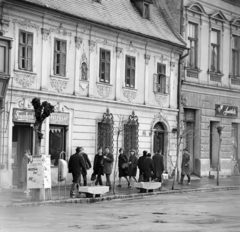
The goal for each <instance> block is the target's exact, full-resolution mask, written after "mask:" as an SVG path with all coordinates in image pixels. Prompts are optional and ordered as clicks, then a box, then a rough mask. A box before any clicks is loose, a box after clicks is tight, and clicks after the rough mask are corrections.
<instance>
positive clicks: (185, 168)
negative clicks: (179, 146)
mask: <svg viewBox="0 0 240 232" xmlns="http://www.w3.org/2000/svg"><path fill="white" fill-rule="evenodd" d="M181 168H182V175H189V174H191V170H190V155H189V153H188V152H187V151H185V152H184V153H183V156H182V167H181Z"/></svg>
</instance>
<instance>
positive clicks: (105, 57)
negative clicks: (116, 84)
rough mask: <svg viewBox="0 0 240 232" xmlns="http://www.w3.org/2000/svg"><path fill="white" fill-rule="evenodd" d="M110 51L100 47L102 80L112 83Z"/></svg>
mask: <svg viewBox="0 0 240 232" xmlns="http://www.w3.org/2000/svg"><path fill="white" fill-rule="evenodd" d="M110 55H111V53H110V51H108V50H105V49H100V81H101V82H105V83H110Z"/></svg>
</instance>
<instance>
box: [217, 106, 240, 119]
mask: <svg viewBox="0 0 240 232" xmlns="http://www.w3.org/2000/svg"><path fill="white" fill-rule="evenodd" d="M215 111H216V116H218V117H227V118H235V117H237V116H238V108H237V107H236V106H228V105H220V104H216V105H215Z"/></svg>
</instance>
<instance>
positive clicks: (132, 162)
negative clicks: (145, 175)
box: [128, 149, 138, 188]
mask: <svg viewBox="0 0 240 232" xmlns="http://www.w3.org/2000/svg"><path fill="white" fill-rule="evenodd" d="M137 164H138V158H137V156H136V152H135V150H133V149H132V150H131V151H130V157H129V183H128V187H129V188H131V181H132V178H133V179H134V180H135V181H136V182H137V180H136V175H137Z"/></svg>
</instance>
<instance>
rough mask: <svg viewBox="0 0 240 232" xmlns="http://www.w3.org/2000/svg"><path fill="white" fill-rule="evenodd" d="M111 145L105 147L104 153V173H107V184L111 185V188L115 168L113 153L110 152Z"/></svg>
mask: <svg viewBox="0 0 240 232" xmlns="http://www.w3.org/2000/svg"><path fill="white" fill-rule="evenodd" d="M109 151H110V150H109V147H106V148H105V154H104V155H103V173H104V174H106V186H109V189H111V180H110V175H111V173H112V169H113V161H114V158H113V154H111V153H110V152H109Z"/></svg>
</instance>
